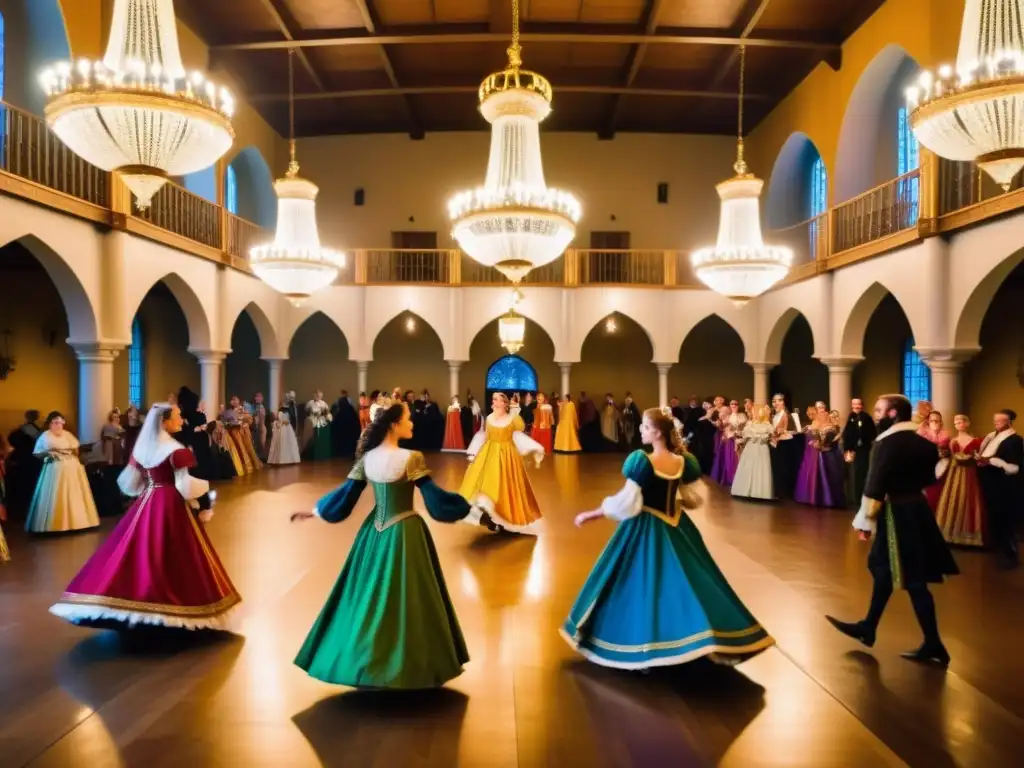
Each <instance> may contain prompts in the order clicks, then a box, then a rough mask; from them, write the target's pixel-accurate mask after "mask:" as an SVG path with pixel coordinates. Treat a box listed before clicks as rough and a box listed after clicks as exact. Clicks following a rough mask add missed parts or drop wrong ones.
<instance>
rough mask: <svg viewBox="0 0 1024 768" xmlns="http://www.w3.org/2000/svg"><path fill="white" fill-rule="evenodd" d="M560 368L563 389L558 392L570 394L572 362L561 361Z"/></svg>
mask: <svg viewBox="0 0 1024 768" xmlns="http://www.w3.org/2000/svg"><path fill="white" fill-rule="evenodd" d="M558 367H559V369H560V370H561V371H562V391H561V392H559V393H558V394H560V395H568V394H569V372H570V371H572V363H559V364H558Z"/></svg>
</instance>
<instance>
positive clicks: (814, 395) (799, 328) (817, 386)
mask: <svg viewBox="0 0 1024 768" xmlns="http://www.w3.org/2000/svg"><path fill="white" fill-rule="evenodd" d="M772 335H773V336H776V335H778V336H780V337H781V338H780V343H779V345H778V354H777V356H775V355H773V354H772V352H769V354H770V355H772V356H771V357H769V360H778V362H779V364H778V365H776V366H775V367H774V368H773V369H772V372H771V386H770V389H771V393H770V394H774V393H776V392H779V393H781V394H783V395H785V396H786V402H787V403H792V404H794V406H799V405H801V404H808V403H814V402H817V401H818V400H824V401H825V402H828V399H829V397H828V396H829V391H828V368H827V367H826V366H825V365H824V364H822V362H821V361H820V360H818V359H817V358H815V357H814V333H813V331H812V330H811V324H810V323H809V322H807V318H806V317H805V316H804V315H803V313H802V312H799V311H798V310H791V311H790V312H787V313H786V314H784V315H783V317H781V318H779V323H778V324H777V325H776V328H775V330H774V331H773V334H772ZM771 347H772V344H771V343H769V348H771ZM837 405H838V407H840V408H841V409H845V407H846V404H845V403H843V404H837Z"/></svg>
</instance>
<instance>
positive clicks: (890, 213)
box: [831, 170, 921, 254]
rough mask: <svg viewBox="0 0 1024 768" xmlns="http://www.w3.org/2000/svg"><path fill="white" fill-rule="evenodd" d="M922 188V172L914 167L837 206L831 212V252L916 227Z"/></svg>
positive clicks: (848, 248)
mask: <svg viewBox="0 0 1024 768" xmlns="http://www.w3.org/2000/svg"><path fill="white" fill-rule="evenodd" d="M920 189H921V179H920V172H919V171H917V170H913V171H911V172H910V173H905V174H903V175H902V176H898V177H896V178H895V179H892V180H890V181H887V182H886V183H885V184H881V185H879V186H877V187H875V188H874V189H870V190H868V191H867V192H864V193H863V194H861V195H857V197H855V198H853V199H851V200H847V201H846V202H845V203H840V204H839V205H837V206H836V207H835V208H833V209H832V211H831V214H832V224H831V230H832V237H831V253H832V254H837V253H842V252H843V251H847V250H850V249H852V248H856V247H858V246H861V245H866V244H867V243H871V242H874V241H876V240H881V239H882V238H884V237H888V236H889V235H895V234H896V233H898V232H903V231H904V230H908V229H911V228H914V227H916V226H917V217H918V212H919V206H920V200H919V196H920Z"/></svg>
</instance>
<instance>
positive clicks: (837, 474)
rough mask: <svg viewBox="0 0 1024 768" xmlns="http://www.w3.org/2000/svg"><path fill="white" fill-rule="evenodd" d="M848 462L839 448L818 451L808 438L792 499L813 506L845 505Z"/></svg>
mask: <svg viewBox="0 0 1024 768" xmlns="http://www.w3.org/2000/svg"><path fill="white" fill-rule="evenodd" d="M845 472H846V463H845V462H844V461H843V454H842V453H840V452H839V451H838V450H832V451H819V450H818V449H817V448H815V447H814V444H813V443H812V442H811V441H810V440H808V441H807V447H806V448H805V449H804V460H803V463H802V464H801V465H800V473H799V474H798V475H797V478H796V489H795V490H794V491H793V501H795V502H796V503H797V504H809V505H811V506H812V507H845V506H846V496H845V493H844V491H843V476H844V475H845Z"/></svg>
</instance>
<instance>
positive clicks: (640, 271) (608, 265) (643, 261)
mask: <svg viewBox="0 0 1024 768" xmlns="http://www.w3.org/2000/svg"><path fill="white" fill-rule="evenodd" d="M575 253H576V256H577V269H578V282H577V284H578V285H665V284H666V281H665V272H666V270H665V251H663V250H612V249H601V250H596V249H582V248H577V249H575Z"/></svg>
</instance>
